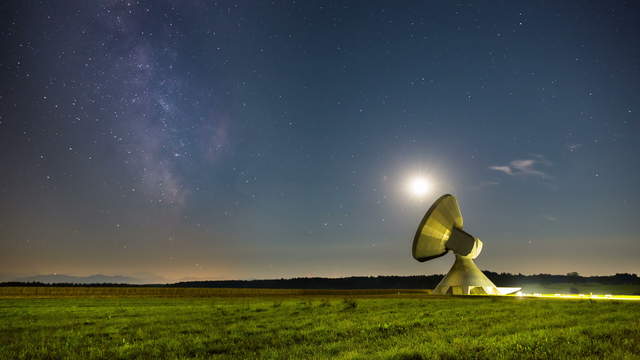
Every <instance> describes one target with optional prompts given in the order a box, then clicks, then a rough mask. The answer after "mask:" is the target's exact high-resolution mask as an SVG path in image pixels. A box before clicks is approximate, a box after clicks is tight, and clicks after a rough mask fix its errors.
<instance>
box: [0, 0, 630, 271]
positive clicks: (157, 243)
mask: <svg viewBox="0 0 640 360" xmlns="http://www.w3.org/2000/svg"><path fill="white" fill-rule="evenodd" d="M0 18H1V19H2V22H1V26H0V42H1V44H2V54H1V55H0V84H1V85H0V279H10V278H13V277H17V276H27V275H34V274H49V273H59V274H70V275H89V274H96V273H102V274H112V275H127V276H135V277H138V278H141V279H144V280H148V281H160V280H166V281H176V280H183V279H250V278H280V277H297V276H331V277H338V276H352V275H353V276H355V275H408V274H432V273H444V272H446V271H447V270H448V269H449V267H450V266H451V264H452V263H453V257H452V256H445V257H442V258H439V259H436V260H434V261H431V262H427V263H418V262H416V261H415V260H413V258H412V257H411V251H410V244H411V240H412V237H413V234H414V232H415V229H416V227H417V225H418V223H419V221H420V219H421V217H422V216H423V214H424V212H425V211H426V210H427V209H428V207H429V206H430V204H431V202H432V201H433V200H435V199H436V198H437V197H438V196H440V195H442V194H445V193H452V194H454V195H456V197H457V198H458V199H459V202H460V206H461V208H462V213H463V215H464V217H465V230H467V231H468V232H470V233H471V234H474V235H475V236H478V237H479V238H480V239H482V241H483V242H484V248H483V253H482V254H481V255H480V257H479V258H478V259H477V263H478V265H479V266H480V268H481V269H487V270H492V271H498V272H502V271H505V272H513V273H519V272H520V273H560V274H563V273H566V272H570V271H578V272H579V273H581V274H585V275H590V274H603V275H605V274H614V273H617V272H630V273H638V272H640V266H639V264H640V261H639V260H638V258H639V255H640V242H639V240H640V236H639V235H638V234H639V231H640V223H639V222H638V220H637V214H638V213H640V205H639V204H638V200H640V196H639V195H640V191H639V185H640V155H639V154H640V142H639V141H638V138H639V136H640V125H639V118H638V114H640V43H639V42H638V41H637V39H638V35H640V4H638V3H636V2H624V1H613V2H571V1H566V2H565V1H531V2H511V1H504V2H476V1H470V2H460V3H455V2H411V1H409V2H390V1H389V2H379V1H362V2H352V1H344V2H342V1H331V2H319V1H293V2H291V1H274V2H267V1H256V2H231V1H230V2H226V1H219V2H210V1H190V2H182V1H166V0H161V1H103V2H98V1H95V2H85V1H64V2H56V1H3V2H2V4H0ZM415 176H423V177H425V178H427V179H428V181H429V182H430V183H431V189H430V191H429V192H428V193H427V194H426V195H425V196H424V197H423V198H421V199H419V198H416V197H415V196H411V194H409V193H408V191H407V184H408V182H409V181H411V179H412V178H413V177H415Z"/></svg>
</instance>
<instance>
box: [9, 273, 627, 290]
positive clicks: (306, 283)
mask: <svg viewBox="0 0 640 360" xmlns="http://www.w3.org/2000/svg"><path fill="white" fill-rule="evenodd" d="M484 273H485V274H486V275H487V277H488V278H489V279H491V281H493V282H494V283H495V284H496V285H497V286H522V285H526V284H533V283H536V284H552V283H561V282H565V283H577V284H580V283H590V282H593V283H600V284H608V285H620V284H635V285H640V278H639V277H638V276H637V275H636V274H615V275H610V276H579V275H578V274H577V273H569V274H567V275H551V274H537V275H523V274H509V273H495V272H492V271H485V272H484ZM442 277H443V275H416V276H352V277H344V278H321V277H310V278H307V277H305V278H292V279H271V280H211V281H185V282H179V283H174V284H145V285H131V284H109V283H101V284H79V283H56V284H44V283H40V282H28V283H25V282H4V283H0V286H87V287H98V286H100V287H127V286H134V287H185V288H188V287H195V288H255V289H260V288H261V289H433V288H434V287H435V286H436V285H437V284H438V282H439V281H440V280H441V279H442Z"/></svg>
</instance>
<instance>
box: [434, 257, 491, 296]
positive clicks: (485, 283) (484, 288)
mask: <svg viewBox="0 0 640 360" xmlns="http://www.w3.org/2000/svg"><path fill="white" fill-rule="evenodd" d="M433 293H434V294H438V295H499V294H500V292H499V291H498V288H497V287H496V286H495V285H494V284H493V283H492V282H491V280H489V278H487V277H486V276H485V275H484V274H483V273H482V271H480V269H478V266H477V265H476V264H475V263H474V262H473V259H471V258H470V257H466V256H460V255H456V261H455V262H454V263H453V266H452V267H451V270H449V272H448V273H447V275H446V276H445V277H444V278H443V279H442V280H441V281H440V283H439V284H438V286H436V288H435V289H434V290H433Z"/></svg>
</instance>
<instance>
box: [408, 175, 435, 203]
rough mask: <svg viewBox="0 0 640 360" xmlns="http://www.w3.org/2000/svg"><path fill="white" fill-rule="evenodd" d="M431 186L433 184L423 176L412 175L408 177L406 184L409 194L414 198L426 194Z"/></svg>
mask: <svg viewBox="0 0 640 360" xmlns="http://www.w3.org/2000/svg"><path fill="white" fill-rule="evenodd" d="M432 187H433V184H432V183H431V181H429V179H427V178H425V177H423V176H414V177H413V178H411V179H409V182H408V186H407V188H408V191H409V194H411V195H412V196H414V197H416V198H422V197H424V196H425V195H427V194H428V193H429V192H430V191H431V188H432Z"/></svg>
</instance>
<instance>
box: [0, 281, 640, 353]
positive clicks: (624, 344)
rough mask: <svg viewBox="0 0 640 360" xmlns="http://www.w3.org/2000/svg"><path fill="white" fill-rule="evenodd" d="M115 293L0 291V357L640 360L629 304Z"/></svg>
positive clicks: (415, 295)
mask: <svg viewBox="0 0 640 360" xmlns="http://www.w3.org/2000/svg"><path fill="white" fill-rule="evenodd" d="M58 289H64V288H58ZM84 289H86V288H84ZM98 289H100V288H98ZM103 289H104V288H103ZM112 290H114V291H113V292H112V293H109V292H108V291H107V290H104V291H103V292H100V291H98V290H95V289H93V290H92V291H93V293H92V294H81V296H80V295H78V294H73V293H71V292H69V293H67V296H64V292H63V293H62V294H57V295H52V294H50V293H49V294H47V293H46V291H45V290H42V293H40V294H38V295H35V294H29V295H25V294H22V295H20V294H17V292H18V291H17V289H16V288H14V289H13V292H11V291H9V290H7V289H4V290H2V291H0V358H1V359H32V358H47V359H58V358H72V359H88V358H109V359H112V358H125V359H128V358H142V359H155V358H240V359H254V358H278V359H283V358H291V359H324V358H339V359H351V358H356V359H372V358H373V359H375V358H390V359H422V358H425V359H469V358H472V359H500V358H513V359H544V358H559V359H584V358H591V359H602V358H614V359H625V358H627V359H637V358H640V302H634V301H629V302H624V301H607V300H601V301H594V300H556V299H526V298H514V297H481V296H478V297H451V298H446V297H436V296H432V295H426V294H425V293H424V292H419V291H414V292H400V293H398V292H397V291H361V292H344V291H332V292H322V291H315V292H313V291H312V292H300V291H287V290H265V291H262V290H228V289H186V290H189V291H191V293H188V292H187V291H184V292H179V291H176V292H174V293H173V294H169V293H164V294H161V295H158V294H155V295H153V294H151V293H150V292H148V293H146V294H145V293H144V292H142V290H129V292H128V293H127V288H115V289H112ZM151 290H153V289H151ZM151 290H147V291H151ZM169 290H171V289H169ZM200 290H202V291H200ZM30 291H33V290H30ZM69 291H71V290H69ZM76 291H77V290H76ZM198 291H200V292H198ZM110 294H111V295H112V296H109V295H110Z"/></svg>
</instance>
